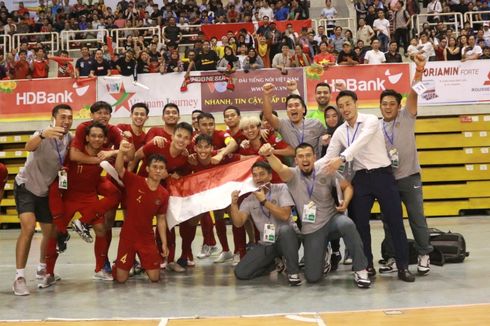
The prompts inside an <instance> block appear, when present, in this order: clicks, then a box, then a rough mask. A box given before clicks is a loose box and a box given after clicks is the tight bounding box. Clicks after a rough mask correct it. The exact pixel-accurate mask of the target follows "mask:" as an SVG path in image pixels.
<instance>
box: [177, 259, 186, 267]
mask: <svg viewBox="0 0 490 326" xmlns="http://www.w3.org/2000/svg"><path fill="white" fill-rule="evenodd" d="M177 264H179V265H180V266H181V267H183V268H186V267H187V259H185V258H179V259H177Z"/></svg>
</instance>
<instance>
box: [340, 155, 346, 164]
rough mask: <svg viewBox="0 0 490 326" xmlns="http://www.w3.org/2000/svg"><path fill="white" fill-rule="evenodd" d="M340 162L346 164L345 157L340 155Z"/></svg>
mask: <svg viewBox="0 0 490 326" xmlns="http://www.w3.org/2000/svg"><path fill="white" fill-rule="evenodd" d="M340 160H341V161H342V163H345V162H347V159H346V158H345V155H340Z"/></svg>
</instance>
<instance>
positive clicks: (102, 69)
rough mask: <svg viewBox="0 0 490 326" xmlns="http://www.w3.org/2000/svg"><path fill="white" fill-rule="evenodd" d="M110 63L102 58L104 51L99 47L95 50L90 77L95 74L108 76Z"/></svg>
mask: <svg viewBox="0 0 490 326" xmlns="http://www.w3.org/2000/svg"><path fill="white" fill-rule="evenodd" d="M110 75H111V64H110V62H109V61H107V60H105V59H104V53H103V51H102V50H101V49H97V50H95V55H94V61H93V63H92V67H91V68H90V77H95V76H110Z"/></svg>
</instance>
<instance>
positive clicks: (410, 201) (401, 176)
mask: <svg viewBox="0 0 490 326" xmlns="http://www.w3.org/2000/svg"><path fill="white" fill-rule="evenodd" d="M414 61H415V63H416V65H417V67H416V69H415V76H414V83H417V82H420V81H421V80H422V75H423V73H424V68H425V60H423V57H421V56H415V57H414ZM417 96H418V95H417V93H416V92H415V91H414V90H413V89H411V90H410V93H409V95H408V98H407V105H406V106H405V108H403V109H402V108H401V100H402V95H401V94H400V93H398V92H396V91H394V90H385V91H383V92H382V93H381V96H380V108H381V114H382V115H383V119H382V120H380V124H381V128H382V130H383V134H384V137H385V145H386V149H387V151H388V155H389V156H390V158H391V162H392V163H391V165H392V167H393V174H394V176H395V180H396V183H397V186H398V190H399V191H400V197H401V200H402V202H403V203H404V204H405V207H406V208H407V213H408V220H409V222H410V228H411V229H412V233H413V237H414V239H415V247H416V249H417V252H418V253H419V256H418V263H417V271H418V273H419V275H426V274H427V273H429V272H430V259H429V253H430V252H431V251H432V250H433V247H432V246H431V244H430V235H429V229H428V227H427V221H426V219H425V214H424V200H423V194H422V181H421V179H420V164H419V160H418V155H417V146H416V144H415V120H416V117H417ZM383 224H384V227H385V239H386V244H387V251H388V260H387V262H386V264H385V265H384V266H381V267H380V269H379V272H380V273H386V272H396V271H397V270H396V264H395V259H394V258H393V257H395V252H394V249H393V240H392V238H391V234H390V232H389V228H388V225H387V224H386V223H383Z"/></svg>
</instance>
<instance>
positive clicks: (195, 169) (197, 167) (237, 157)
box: [190, 151, 240, 172]
mask: <svg viewBox="0 0 490 326" xmlns="http://www.w3.org/2000/svg"><path fill="white" fill-rule="evenodd" d="M217 153H218V152H217V151H213V152H212V154H211V156H214V155H216V154H217ZM237 161H240V155H239V154H228V155H226V156H224V157H223V159H222V160H221V162H220V163H219V164H218V165H222V164H228V163H231V162H237ZM218 165H213V164H211V163H209V164H208V165H203V164H201V162H199V160H197V165H191V166H190V167H191V170H192V172H199V171H203V170H207V169H211V168H214V167H216V166H218Z"/></svg>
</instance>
